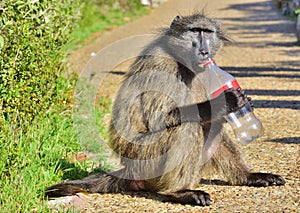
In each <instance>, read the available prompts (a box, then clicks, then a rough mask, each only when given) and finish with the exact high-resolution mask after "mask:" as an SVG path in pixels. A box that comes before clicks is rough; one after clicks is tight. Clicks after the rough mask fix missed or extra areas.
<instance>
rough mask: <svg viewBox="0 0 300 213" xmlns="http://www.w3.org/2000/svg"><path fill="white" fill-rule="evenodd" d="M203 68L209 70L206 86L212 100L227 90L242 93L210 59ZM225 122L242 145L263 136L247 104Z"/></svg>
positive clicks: (238, 86) (229, 115)
mask: <svg viewBox="0 0 300 213" xmlns="http://www.w3.org/2000/svg"><path fill="white" fill-rule="evenodd" d="M204 66H205V67H207V68H208V69H209V73H208V75H209V78H210V79H211V80H210V81H209V84H208V87H209V88H208V92H209V93H210V94H211V97H212V98H216V97H218V96H219V95H220V94H221V93H222V92H223V91H225V90H227V89H229V88H234V89H236V90H239V91H240V92H242V89H241V87H240V85H239V83H238V82H237V80H236V79H235V78H234V77H233V76H232V75H230V74H229V73H228V72H226V71H224V70H222V69H221V68H219V67H218V66H217V65H216V64H215V63H214V61H213V60H212V59H208V62H207V63H205V64H204ZM224 101H225V99H224ZM226 120H227V121H228V122H229V124H230V125H231V126H232V128H233V131H234V134H235V136H236V138H237V140H238V141H239V142H241V143H242V144H248V143H250V142H252V141H254V140H255V139H256V138H258V137H260V136H261V135H262V134H263V126H262V124H261V122H260V121H259V120H258V119H257V118H256V117H255V115H254V113H253V110H252V108H251V105H250V103H247V104H246V105H245V106H244V107H242V108H241V109H239V110H238V111H236V112H232V113H230V114H228V115H227V116H226Z"/></svg>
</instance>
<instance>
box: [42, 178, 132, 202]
mask: <svg viewBox="0 0 300 213" xmlns="http://www.w3.org/2000/svg"><path fill="white" fill-rule="evenodd" d="M129 184H130V183H129V180H126V179H122V178H119V177H118V176H114V175H111V174H96V175H92V176H89V177H87V178H84V179H81V180H71V181H67V182H64V183H59V184H55V185H53V186H50V187H49V188H47V189H46V192H45V195H46V196H47V197H62V196H69V195H75V194H76V193H79V192H83V193H117V192H124V191H127V190H128V186H129Z"/></svg>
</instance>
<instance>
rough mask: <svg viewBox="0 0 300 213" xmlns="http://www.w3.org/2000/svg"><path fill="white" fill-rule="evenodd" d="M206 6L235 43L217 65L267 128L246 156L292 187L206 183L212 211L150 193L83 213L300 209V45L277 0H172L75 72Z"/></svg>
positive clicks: (104, 41)
mask: <svg viewBox="0 0 300 213" xmlns="http://www.w3.org/2000/svg"><path fill="white" fill-rule="evenodd" d="M203 8H204V9H205V11H206V14H207V15H208V16H210V17H215V18H219V19H220V20H221V21H222V23H223V25H224V26H225V28H226V29H227V31H228V33H229V34H230V35H231V36H232V38H233V39H234V40H235V43H234V44H233V45H231V46H227V47H225V48H224V49H223V51H222V52H221V53H220V54H219V55H218V56H217V58H216V61H217V63H218V65H219V66H221V67H222V68H224V69H225V70H227V71H229V72H231V73H232V74H234V75H235V76H236V77H237V80H238V81H239V82H240V85H241V86H242V87H243V89H245V90H246V93H247V94H248V95H250V96H251V97H252V99H253V100H254V104H255V106H256V109H255V113H256V115H257V116H258V117H259V119H260V120H261V121H262V122H263V125H264V129H265V133H264V135H263V136H262V137H261V138H259V139H258V140H257V141H255V142H253V143H251V144H249V145H248V146H242V147H241V149H242V150H243V152H244V153H245V158H246V160H247V161H248V162H249V163H250V165H251V166H252V168H253V169H254V170H255V171H260V172H272V173H277V174H281V175H282V176H283V177H284V178H285V179H286V182H287V183H286V185H285V186H281V187H267V188H255V187H235V186H227V185H224V184H222V182H220V181H216V180H215V181H204V182H203V183H202V184H199V189H201V190H204V191H206V192H208V193H210V195H211V198H212V204H211V206H209V207H198V206H190V205H180V204H172V203H163V202H161V201H160V198H159V197H158V196H156V195H153V194H150V193H131V194H125V195H124V194H104V195H100V194H91V195H88V196H87V202H86V204H85V207H84V209H83V210H82V212H300V178H299V177H300V111H299V110H300V47H299V46H296V44H295V42H296V36H295V23H294V22H292V21H290V20H288V19H287V18H285V17H282V16H281V15H280V14H279V13H278V11H277V10H276V9H275V8H274V6H273V2H272V1H271V0H226V1H218V0H169V1H168V2H166V3H164V4H162V5H161V6H160V7H158V8H155V9H154V10H153V11H152V12H151V13H150V14H149V15H146V16H144V17H142V18H140V19H138V20H135V21H134V22H131V23H129V24H127V25H126V26H123V27H119V28H116V29H114V30H112V31H110V32H107V33H104V34H103V35H101V36H100V37H99V38H97V39H96V40H95V41H94V42H93V43H92V44H90V45H88V46H85V47H84V48H82V49H80V50H78V51H76V52H74V54H73V55H72V57H71V59H70V62H71V65H72V68H73V70H74V71H75V72H78V73H79V72H80V70H82V68H83V67H84V66H85V65H86V63H87V62H88V60H90V58H91V53H93V52H94V53H96V52H98V51H99V50H100V49H102V48H104V47H105V46H107V45H108V44H110V43H112V42H115V41H118V40H120V39H122V38H127V37H129V36H133V35H142V34H146V33H153V32H156V30H157V29H158V28H160V27H164V26H167V25H168V24H169V23H170V22H171V20H172V19H173V18H174V16H176V15H177V14H178V13H180V14H183V15H186V14H191V13H192V12H193V11H195V10H198V11H202V9H203ZM120 51H122V49H120ZM126 68H127V66H126V64H125V65H124V64H123V65H122V66H120V67H118V68H116V70H117V71H118V72H114V74H110V75H107V77H106V80H105V81H104V82H103V85H102V87H101V88H100V94H101V95H103V96H110V97H113V95H114V93H115V91H116V89H117V87H118V85H119V82H120V79H121V78H122V76H121V75H120V73H122V72H123V71H126ZM208 178H212V179H221V177H208Z"/></svg>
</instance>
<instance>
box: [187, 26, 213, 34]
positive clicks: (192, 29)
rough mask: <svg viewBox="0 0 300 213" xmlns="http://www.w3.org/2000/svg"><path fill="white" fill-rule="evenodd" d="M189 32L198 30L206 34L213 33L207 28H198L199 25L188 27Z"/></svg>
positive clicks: (197, 31)
mask: <svg viewBox="0 0 300 213" xmlns="http://www.w3.org/2000/svg"><path fill="white" fill-rule="evenodd" d="M190 31H191V32H193V33H200V32H204V33H207V34H210V33H213V32H214V31H213V30H210V29H207V28H200V27H194V28H191V29H190Z"/></svg>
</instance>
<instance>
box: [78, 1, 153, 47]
mask: <svg viewBox="0 0 300 213" xmlns="http://www.w3.org/2000/svg"><path fill="white" fill-rule="evenodd" d="M147 12H148V9H147V8H145V7H141V6H135V7H133V8H131V9H127V10H124V9H122V8H121V7H113V6H110V7H109V6H107V5H105V4H95V3H93V2H89V3H87V4H85V6H84V7H83V9H82V11H81V14H82V19H81V21H80V23H79V25H78V28H77V29H75V30H74V32H73V39H74V42H73V44H74V45H79V46H80V45H84V44H87V43H89V42H91V41H92V40H93V39H94V37H93V34H94V33H96V36H97V35H99V33H101V32H104V31H108V30H111V29H113V28H114V27H117V26H121V25H124V24H126V23H128V22H130V21H132V20H134V19H136V18H137V17H139V16H141V15H144V14H146V13H147ZM96 36H95V37H96Z"/></svg>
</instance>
